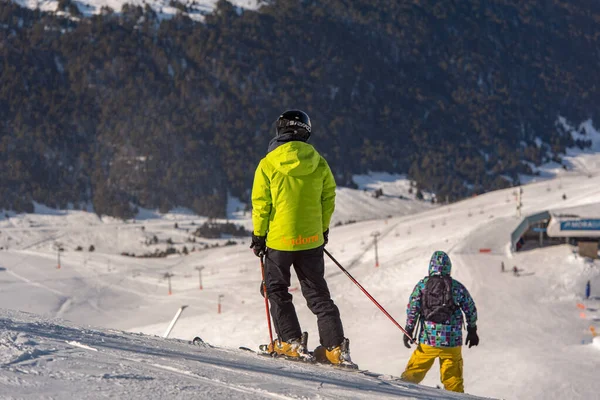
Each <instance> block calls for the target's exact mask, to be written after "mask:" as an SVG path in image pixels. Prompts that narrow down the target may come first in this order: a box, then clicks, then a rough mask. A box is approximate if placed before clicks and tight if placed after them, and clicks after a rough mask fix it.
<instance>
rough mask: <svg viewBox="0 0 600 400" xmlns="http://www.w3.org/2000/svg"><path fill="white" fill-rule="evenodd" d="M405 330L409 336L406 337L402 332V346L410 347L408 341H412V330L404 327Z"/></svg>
mask: <svg viewBox="0 0 600 400" xmlns="http://www.w3.org/2000/svg"><path fill="white" fill-rule="evenodd" d="M406 331H407V332H408V333H410V336H411V337H408V335H407V334H404V336H403V337H402V340H403V341H404V347H406V348H407V349H410V343H411V342H412V332H411V331H409V330H408V329H406Z"/></svg>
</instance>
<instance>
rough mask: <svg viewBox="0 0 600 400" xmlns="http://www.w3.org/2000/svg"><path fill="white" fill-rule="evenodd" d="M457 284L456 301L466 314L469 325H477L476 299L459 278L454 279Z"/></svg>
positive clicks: (470, 326)
mask: <svg viewBox="0 0 600 400" xmlns="http://www.w3.org/2000/svg"><path fill="white" fill-rule="evenodd" d="M454 282H455V283H456V286H457V291H456V298H455V303H456V304H457V305H458V306H459V307H460V309H461V310H462V312H463V313H464V314H465V321H466V323H467V327H469V328H472V327H475V326H477V307H475V301H474V300H473V298H472V297H471V294H470V293H469V291H468V290H467V288H466V287H464V285H463V284H462V283H460V282H458V281H457V280H455V281H454Z"/></svg>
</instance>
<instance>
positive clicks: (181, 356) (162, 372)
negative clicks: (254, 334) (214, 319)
mask: <svg viewBox="0 0 600 400" xmlns="http://www.w3.org/2000/svg"><path fill="white" fill-rule="evenodd" d="M0 349H2V352H0V367H1V369H0V382H2V385H0V397H2V398H41V397H43V398H52V399H57V400H58V399H61V400H62V399H65V400H66V399H72V398H74V396H75V397H77V398H86V399H105V398H107V397H108V398H112V397H114V398H127V399H174V398H177V399H231V398H235V399H240V400H248V399H299V398H320V399H323V398H326V399H334V398H335V399H365V400H367V399H373V398H378V399H422V398H428V399H476V398H477V397H473V396H466V395H458V394H452V393H448V392H444V391H441V390H437V389H431V388H425V387H418V386H416V385H411V384H408V383H403V382H400V381H398V380H397V379H395V378H394V377H392V376H385V375H381V374H374V373H373V374H371V373H368V374H361V373H358V372H346V371H339V370H335V369H333V368H330V367H326V366H313V365H300V364H297V363H292V362H289V361H282V360H269V359H266V358H262V357H258V356H256V355H254V354H250V353H247V352H244V351H241V350H231V349H219V348H213V347H211V346H210V345H208V344H207V345H204V346H194V345H191V344H190V343H188V342H185V341H181V340H165V339H162V338H159V337H152V336H144V335H139V334H137V335H136V334H130V333H126V332H120V331H115V330H106V329H98V328H94V327H89V326H87V327H82V326H77V325H73V324H70V323H68V322H65V321H60V320H52V319H45V318H40V317H39V316H36V315H33V314H26V313H19V312H14V311H7V310H4V309H0Z"/></svg>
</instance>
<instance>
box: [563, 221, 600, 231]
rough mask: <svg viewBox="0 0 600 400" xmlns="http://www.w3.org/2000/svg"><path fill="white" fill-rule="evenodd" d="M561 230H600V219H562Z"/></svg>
mask: <svg viewBox="0 0 600 400" xmlns="http://www.w3.org/2000/svg"><path fill="white" fill-rule="evenodd" d="M560 230H561V231H598V230H600V219H575V220H572V221H562V222H561V223H560Z"/></svg>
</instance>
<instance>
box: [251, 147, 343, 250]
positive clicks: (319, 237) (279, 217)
mask: <svg viewBox="0 0 600 400" xmlns="http://www.w3.org/2000/svg"><path fill="white" fill-rule="evenodd" d="M334 208H335V179H334V177H333V174H332V173H331V169H329V165H328V164H327V161H325V159H324V158H323V157H321V155H320V154H319V153H317V151H316V150H315V149H314V147H313V146H311V145H310V144H308V143H305V142H301V141H291V142H287V143H285V144H283V145H281V146H279V147H277V148H276V149H275V150H273V151H271V152H270V153H269V154H267V156H266V157H265V158H263V159H262V160H261V161H260V163H259V164H258V167H257V168H256V172H255V174H254V184H253V186H252V223H253V225H254V234H255V235H257V236H265V235H266V236H267V247H269V248H271V249H275V250H282V251H298V250H308V249H314V248H316V247H319V246H321V245H323V243H324V241H323V232H324V231H325V230H327V229H328V228H329V222H330V221H331V215H332V214H333V210H334Z"/></svg>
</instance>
